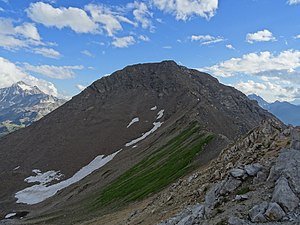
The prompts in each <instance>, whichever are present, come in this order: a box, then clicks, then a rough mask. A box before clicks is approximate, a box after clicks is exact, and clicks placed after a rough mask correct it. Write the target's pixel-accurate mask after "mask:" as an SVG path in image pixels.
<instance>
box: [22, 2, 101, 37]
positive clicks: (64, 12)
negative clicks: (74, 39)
mask: <svg viewBox="0 0 300 225" xmlns="http://www.w3.org/2000/svg"><path fill="white" fill-rule="evenodd" d="M26 12H27V16H28V17H29V18H30V19H32V20H33V21H35V22H36V23H41V24H43V25H45V26H47V27H57V28H59V29H62V28H64V27H69V28H71V29H72V30H73V31H75V32H76V33H96V32H97V31H98V25H97V24H96V23H95V22H94V21H93V20H92V19H91V18H90V17H89V16H88V15H87V13H86V12H85V11H84V10H82V9H79V8H74V7H69V8H65V7H61V8H54V7H53V6H52V5H50V4H47V3H43V2H36V3H31V4H30V6H29V8H28V9H26Z"/></svg>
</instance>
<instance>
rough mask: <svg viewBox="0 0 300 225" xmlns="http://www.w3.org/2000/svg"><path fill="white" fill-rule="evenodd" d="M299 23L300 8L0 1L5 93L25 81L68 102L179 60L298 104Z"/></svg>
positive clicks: (268, 0) (281, 3) (270, 1)
mask: <svg viewBox="0 0 300 225" xmlns="http://www.w3.org/2000/svg"><path fill="white" fill-rule="evenodd" d="M112 2H113V3H112ZM299 22H300V0H276V1H274V0H239V1H236V0H226V1H224V0H220V1H218V0H148V1H142V0H132V1H125V0H123V1H117V0H116V1H108V0H106V1H95V0H93V1H92V0H91V1H80V0H77V1H66V0H48V1H27V0H22V1H20V0H0V88H1V87H5V86H9V85H11V84H12V83H14V82H16V81H18V80H23V81H25V82H27V83H29V84H32V85H37V86H39V87H40V88H41V89H42V90H43V91H45V92H47V93H50V94H53V95H56V96H59V97H70V96H73V95H75V94H77V93H79V92H80V89H82V88H84V87H86V86H88V85H89V84H91V83H92V82H93V81H95V80H97V79H99V78H100V77H102V76H103V75H106V74H110V73H112V72H114V71H115V70H118V69H121V68H123V67H124V66H126V65H128V64H135V63H142V62H157V61H162V60H166V59H173V60H175V61H176V62H178V63H180V64H182V65H185V66H187V67H191V68H196V69H199V70H200V71H205V72H208V73H210V74H212V75H213V76H215V77H217V78H218V79H219V80H220V82H222V83H224V84H227V85H232V86H234V87H236V88H237V89H239V90H241V91H243V92H244V93H246V94H249V93H256V94H259V95H261V96H262V97H264V98H265V99H266V100H268V101H275V100H281V101H290V102H294V103H297V104H300V73H299V68H300V48H299V46H300V23H299Z"/></svg>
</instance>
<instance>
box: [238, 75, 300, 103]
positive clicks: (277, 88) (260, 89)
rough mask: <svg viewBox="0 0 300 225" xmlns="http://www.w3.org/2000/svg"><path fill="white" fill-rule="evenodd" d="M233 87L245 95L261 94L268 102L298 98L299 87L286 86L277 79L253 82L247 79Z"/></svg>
mask: <svg viewBox="0 0 300 225" xmlns="http://www.w3.org/2000/svg"><path fill="white" fill-rule="evenodd" d="M234 87H235V88H237V89H239V90H240V91H242V92H244V93H245V94H246V95H249V94H257V95H259V96H262V97H263V98H264V99H265V100H267V101H269V102H274V101H276V100H279V101H293V100H295V99H296V98H299V97H298V96H299V94H300V89H299V88H297V87H293V86H291V85H289V86H287V85H286V83H285V82H281V81H280V80H278V79H272V80H271V81H270V80H265V81H259V82H254V81H253V80H248V81H246V82H244V81H242V82H239V83H237V84H235V85H234Z"/></svg>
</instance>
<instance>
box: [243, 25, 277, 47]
mask: <svg viewBox="0 0 300 225" xmlns="http://www.w3.org/2000/svg"><path fill="white" fill-rule="evenodd" d="M246 40H247V42H249V43H251V44H252V43H254V42H265V41H276V38H275V37H273V34H272V32H270V31H269V30H266V29H265V30H261V31H257V32H256V33H249V34H247V36H246Z"/></svg>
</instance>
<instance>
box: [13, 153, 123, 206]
mask: <svg viewBox="0 0 300 225" xmlns="http://www.w3.org/2000/svg"><path fill="white" fill-rule="evenodd" d="M121 150H122V149H121ZM121 150H119V151H117V152H115V153H113V154H111V155H108V156H104V155H99V156H97V157H96V158H95V159H94V160H93V161H91V162H90V163H89V164H88V165H86V166H84V167H83V168H81V169H80V170H79V171H78V172H76V173H75V174H74V175H73V176H72V177H70V178H69V179H67V180H64V181H61V182H59V183H56V184H53V185H50V186H47V185H46V184H43V183H40V184H36V185H34V186H31V187H28V188H25V189H23V190H21V191H19V192H17V193H16V194H15V197H16V198H17V203H25V204H28V205H34V204H37V203H40V202H42V201H44V200H46V199H47V198H50V197H52V196H54V195H55V194H56V193H57V192H58V191H60V190H62V189H64V188H66V187H68V186H70V185H72V184H74V183H76V182H78V181H80V180H82V179H83V178H85V177H86V176H88V175H89V174H91V173H92V172H94V171H95V170H97V169H100V168H101V167H103V166H104V165H105V164H107V163H108V162H110V161H111V160H112V159H113V158H114V157H115V156H116V155H117V154H118V153H119V152H120V151H121ZM34 171H35V172H38V173H40V171H38V170H34ZM44 174H45V173H44ZM38 177H39V178H40V180H43V181H44V179H42V176H38ZM43 178H44V177H43ZM31 180H33V178H31Z"/></svg>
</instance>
